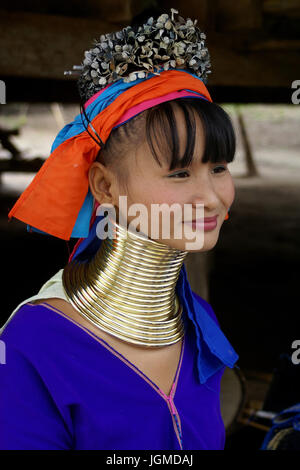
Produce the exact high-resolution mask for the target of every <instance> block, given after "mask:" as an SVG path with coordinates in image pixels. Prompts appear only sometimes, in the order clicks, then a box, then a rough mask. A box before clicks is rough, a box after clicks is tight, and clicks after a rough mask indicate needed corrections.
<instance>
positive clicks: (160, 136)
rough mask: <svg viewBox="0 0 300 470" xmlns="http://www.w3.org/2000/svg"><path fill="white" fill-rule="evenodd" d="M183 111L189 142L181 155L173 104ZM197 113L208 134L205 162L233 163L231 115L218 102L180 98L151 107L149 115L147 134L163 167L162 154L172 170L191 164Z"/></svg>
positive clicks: (233, 136)
mask: <svg viewBox="0 0 300 470" xmlns="http://www.w3.org/2000/svg"><path fill="white" fill-rule="evenodd" d="M175 103H176V105H177V106H178V107H179V108H180V109H181V110H182V112H183V115H184V121H185V128H186V145H185V149H184V153H183V155H180V145H179V135H178V127H177V122H176V117H175V113H174V106H175ZM195 115H196V116H198V117H199V118H200V120H201V123H202V125H203V130H204V135H205V145H204V152H203V156H202V162H203V163H207V162H212V163H218V162H223V161H226V162H228V163H229V162H231V161H232V160H233V159H234V155H235V149H236V139H235V133H234V129H233V125H232V122H231V119H230V117H229V115H228V114H227V113H226V112H225V111H224V110H223V109H222V108H221V107H220V106H219V105H217V104H216V103H211V102H209V101H207V100H204V99H201V98H179V99H177V100H174V101H167V102H165V103H161V104H159V105H157V106H155V107H153V108H150V109H149V110H148V112H147V117H146V137H147V141H148V145H149V147H150V150H151V152H152V154H153V156H154V158H155V159H156V161H157V162H158V164H159V165H160V166H161V162H160V159H159V157H161V156H162V157H163V158H164V159H165V160H167V162H168V163H169V170H173V169H174V168H184V167H188V166H189V165H190V164H191V162H192V160H193V157H194V154H195V141H196V129H197V128H196V119H195Z"/></svg>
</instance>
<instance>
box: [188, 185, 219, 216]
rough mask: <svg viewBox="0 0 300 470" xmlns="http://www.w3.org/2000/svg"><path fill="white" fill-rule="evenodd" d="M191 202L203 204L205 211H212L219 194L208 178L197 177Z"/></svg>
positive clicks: (216, 203)
mask: <svg viewBox="0 0 300 470" xmlns="http://www.w3.org/2000/svg"><path fill="white" fill-rule="evenodd" d="M193 202H194V203H195V204H196V203H200V204H203V205H204V208H205V209H206V210H207V211H213V210H214V209H215V208H216V207H217V206H218V204H219V203H220V201H219V196H218V194H217V192H216V190H215V187H214V185H213V183H212V181H211V180H210V179H209V178H201V179H200V178H199V179H198V181H197V183H196V184H195V189H194V197H193Z"/></svg>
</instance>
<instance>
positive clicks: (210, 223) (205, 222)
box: [184, 215, 218, 232]
mask: <svg viewBox="0 0 300 470" xmlns="http://www.w3.org/2000/svg"><path fill="white" fill-rule="evenodd" d="M217 217H218V216H217V215H216V216H215V217H205V218H204V219H195V220H192V221H191V222H184V223H185V224H188V225H189V226H191V227H192V228H193V230H204V231H205V232H207V231H210V230H214V229H215V228H216V226H217Z"/></svg>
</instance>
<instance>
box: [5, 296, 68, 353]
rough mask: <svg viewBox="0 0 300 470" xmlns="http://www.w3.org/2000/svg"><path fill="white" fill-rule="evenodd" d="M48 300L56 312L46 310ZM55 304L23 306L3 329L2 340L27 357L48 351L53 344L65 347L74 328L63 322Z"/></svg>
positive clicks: (48, 308)
mask: <svg viewBox="0 0 300 470" xmlns="http://www.w3.org/2000/svg"><path fill="white" fill-rule="evenodd" d="M46 300H47V302H49V303H51V304H52V303H53V308H51V306H50V305H49V307H47V305H46V304H45V301H46ZM53 300H54V299H45V300H41V302H33V301H32V302H28V303H25V304H23V305H21V307H20V308H19V309H18V310H17V311H16V312H15V313H14V314H13V315H12V316H11V317H10V318H9V320H8V321H7V322H6V323H5V324H4V326H3V327H2V330H1V335H0V339H1V340H2V341H4V342H5V343H6V344H7V345H9V346H10V347H12V348H14V349H18V350H19V351H22V352H23V353H24V354H25V353H29V354H30V353H31V352H34V351H35V352H36V351H42V350H45V349H46V348H47V347H48V346H51V345H53V344H56V345H58V344H59V343H61V345H62V344H66V343H67V342H68V338H70V329H71V328H72V325H71V324H70V323H71V322H68V321H67V320H66V318H64V315H63V312H61V315H59V313H58V311H57V310H55V308H54V302H53ZM58 300H59V299H58ZM57 305H58V304H57ZM73 328H74V327H73ZM75 332H76V329H75ZM66 333H68V334H66Z"/></svg>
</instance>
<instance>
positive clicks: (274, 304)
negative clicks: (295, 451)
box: [0, 0, 300, 450]
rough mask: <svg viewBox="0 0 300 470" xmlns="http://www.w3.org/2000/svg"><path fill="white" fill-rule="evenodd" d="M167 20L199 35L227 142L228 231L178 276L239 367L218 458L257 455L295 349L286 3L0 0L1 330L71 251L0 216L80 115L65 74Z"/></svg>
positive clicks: (225, 403)
mask: <svg viewBox="0 0 300 470" xmlns="http://www.w3.org/2000/svg"><path fill="white" fill-rule="evenodd" d="M170 8H176V9H178V10H179V13H180V14H181V15H182V16H184V17H191V18H192V19H195V18H197V19H198V26H199V27H200V28H201V29H202V30H203V31H204V32H205V33H206V34H207V47H208V49H209V51H210V55H211V63H212V73H211V74H210V75H209V80H208V84H207V86H208V89H209V91H210V93H211V96H212V99H213V100H214V101H215V102H217V103H218V104H220V105H221V106H222V107H224V109H225V110H226V111H227V112H228V113H229V115H230V117H231V118H232V121H233V124H234V128H235V131H236V136H237V152H236V156H235V161H234V162H232V163H231V164H230V165H229V169H230V170H231V173H232V175H233V177H234V182H235V187H236V198H235V201H234V203H233V205H232V207H231V210H230V213H229V219H228V220H227V221H225V222H224V225H223V227H222V230H221V235H220V239H219V241H218V244H217V245H216V247H215V248H214V249H213V250H212V251H211V252H209V253H202V254H201V253H198V254H193V255H191V256H190V255H189V256H188V257H187V261H186V267H187V270H188V275H189V279H190V282H191V285H192V288H193V290H195V291H196V292H197V293H198V294H199V295H201V296H202V297H203V298H205V299H206V300H207V301H209V302H210V304H211V305H212V307H213V308H214V311H215V313H216V315H217V318H218V320H219V322H220V324H221V327H222V330H223V332H224V333H225V334H226V336H227V338H228V339H229V341H230V342H231V344H232V345H233V347H234V349H235V350H236V351H237V353H238V354H239V356H240V359H239V362H238V366H239V369H237V370H233V371H232V370H229V369H228V370H227V371H226V373H225V374H224V378H223V383H222V413H223V417H224V421H225V424H226V430H227V434H228V438H227V443H226V448H228V449H231V448H237V447H239V448H247V449H258V448H259V447H260V445H261V443H262V440H263V438H264V436H265V435H266V432H267V431H268V429H269V428H270V426H271V418H272V413H273V414H274V413H275V412H279V411H280V410H283V409H284V408H286V407H288V406H291V405H294V404H295V403H298V402H300V398H299V397H300V371H299V365H297V364H294V363H293V362H292V360H291V355H292V353H293V351H294V350H293V349H292V343H293V342H294V341H295V340H300V321H299V262H300V244H299V239H300V213H299V206H300V105H299V104H297V103H296V101H297V100H295V91H296V86H298V88H299V90H300V61H299V53H300V1H299V0H285V1H280V0H240V1H239V2H236V1H233V0H226V1H225V0H209V1H208V0H185V1H182V0H176V1H175V0H174V1H164V0H161V1H160V2H157V1H151V0H148V1H147V0H145V1H143V0H141V1H135V0H109V1H108V0H102V1H99V0H86V1H85V2H81V1H79V0H70V1H68V2H62V1H56V0H51V1H50V0H44V1H43V2H42V3H41V2H38V1H27V2H26V5H24V2H21V1H16V0H10V1H8V0H2V2H1V10H0V41H1V48H0V80H2V81H3V82H4V84H5V92H6V93H5V96H4V95H3V93H2V97H1V100H2V104H1V105H0V223H1V231H0V236H1V242H2V243H1V246H2V259H3V264H2V266H3V272H2V275H3V283H2V287H3V290H2V292H3V293H2V301H3V303H2V309H1V318H0V320H1V321H0V324H1V325H2V324H3V323H4V322H5V320H6V319H7V318H8V316H9V315H10V314H11V312H12V311H13V310H14V309H15V308H16V306H17V305H18V304H19V303H20V302H21V301H22V300H24V299H25V298H27V297H30V296H32V295H34V294H35V293H37V292H38V290H39V289H40V287H41V286H42V284H43V283H44V282H46V280H47V279H49V278H50V277H51V276H52V275H54V274H55V273H56V272H57V271H58V270H59V269H61V268H62V267H63V266H64V265H65V264H66V263H67V261H68V256H69V253H70V251H71V250H72V248H73V246H74V244H75V242H76V240H71V241H70V242H65V241H63V240H58V239H54V238H53V237H50V236H49V237H48V236H45V235H40V234H37V233H28V232H27V231H26V225H25V224H23V223H22V222H19V221H18V220H16V219H12V220H11V221H10V222H8V217H7V214H8V212H9V210H10V209H11V208H12V206H13V205H14V203H15V201H16V200H17V198H18V197H19V195H20V194H21V192H22V191H23V190H24V189H25V188H26V187H27V186H28V184H29V183H30V181H31V180H32V178H33V177H34V175H35V174H36V172H37V171H38V170H39V168H40V167H41V165H42V164H43V162H44V161H45V159H46V158H47V157H48V156H49V154H50V148H51V145H52V142H53V140H54V139H55V137H56V135H57V133H58V132H59V130H60V129H61V128H62V127H63V126H64V125H65V124H67V123H68V122H70V121H71V120H73V118H74V117H75V116H76V115H77V114H78V113H79V95H78V92H77V88H76V82H75V81H74V78H72V77H71V76H64V71H65V70H71V69H72V66H73V64H80V63H81V61H82V58H83V53H84V51H85V50H86V49H89V48H90V47H91V44H92V41H93V39H95V38H98V37H99V36H100V35H101V34H105V33H108V32H111V31H117V30H120V29H122V28H123V27H124V26H127V25H128V24H133V23H134V22H136V21H140V20H143V19H145V20H146V19H147V18H148V17H150V16H152V15H153V16H158V15H159V14H161V13H165V12H169V11H170ZM296 80H298V81H299V83H298V85H297V84H295V83H294V84H293V82H295V81H296ZM293 86H294V88H293ZM2 91H3V87H2ZM293 93H294V99H293V100H292V95H293ZM297 96H298V101H300V91H299V93H298V95H297ZM4 98H5V99H4ZM299 450H300V444H299Z"/></svg>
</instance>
